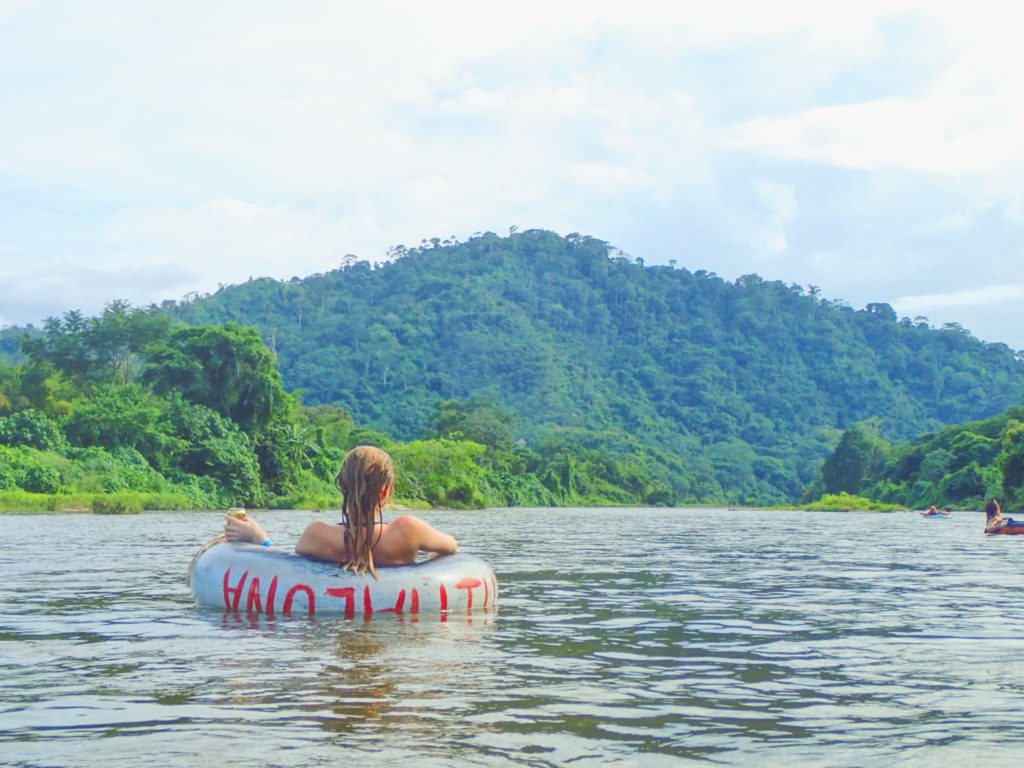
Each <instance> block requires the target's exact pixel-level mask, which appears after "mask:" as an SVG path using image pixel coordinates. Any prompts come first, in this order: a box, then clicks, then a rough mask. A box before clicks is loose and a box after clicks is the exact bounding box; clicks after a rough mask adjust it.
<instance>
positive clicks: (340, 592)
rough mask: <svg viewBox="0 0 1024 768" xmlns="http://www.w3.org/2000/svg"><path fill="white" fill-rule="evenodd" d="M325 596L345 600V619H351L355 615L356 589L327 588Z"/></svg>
mask: <svg viewBox="0 0 1024 768" xmlns="http://www.w3.org/2000/svg"><path fill="white" fill-rule="evenodd" d="M327 594H328V595H330V596H331V597H344V598H345V618H346V619H351V618H352V617H353V616H355V615H356V588H355V587H328V588H327Z"/></svg>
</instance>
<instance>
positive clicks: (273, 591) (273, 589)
mask: <svg viewBox="0 0 1024 768" xmlns="http://www.w3.org/2000/svg"><path fill="white" fill-rule="evenodd" d="M275 597H277V576H275V577H274V578H273V579H271V581H270V591H269V592H267V613H268V614H269V613H273V612H274V598H275Z"/></svg>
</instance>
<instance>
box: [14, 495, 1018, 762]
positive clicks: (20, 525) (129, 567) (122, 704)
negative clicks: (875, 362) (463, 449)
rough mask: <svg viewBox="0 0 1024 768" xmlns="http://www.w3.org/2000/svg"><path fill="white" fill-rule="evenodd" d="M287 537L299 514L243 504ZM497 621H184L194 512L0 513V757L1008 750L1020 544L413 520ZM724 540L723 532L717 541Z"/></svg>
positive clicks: (895, 520) (681, 755)
mask: <svg viewBox="0 0 1024 768" xmlns="http://www.w3.org/2000/svg"><path fill="white" fill-rule="evenodd" d="M265 518H266V521H267V525H268V528H269V529H271V530H273V531H274V534H275V539H277V540H279V541H281V540H285V541H287V540H289V538H291V539H294V537H295V536H297V534H298V532H299V531H300V530H301V529H302V527H303V526H304V525H305V523H306V522H307V521H308V520H309V519H310V515H308V514H306V513H283V512H279V513H267V514H266V515H265ZM431 521H432V522H434V523H436V524H438V525H439V526H440V527H442V528H445V529H448V530H451V531H452V532H453V533H456V535H458V537H459V538H460V540H461V542H462V544H463V546H464V547H465V549H466V550H467V551H472V552H474V553H476V554H480V555H481V556H482V557H484V558H485V559H486V560H488V561H489V562H490V563H491V564H492V565H493V566H494V568H495V570H496V572H497V573H498V578H499V581H500V582H501V587H502V592H501V610H500V612H499V613H496V614H475V615H473V616H470V617H466V616H458V617H456V616H452V617H449V619H448V621H447V622H444V623H442V622H440V621H438V620H437V617H431V616H424V615H421V616H419V617H410V616H400V615H399V616H396V615H380V616H376V615H375V616H373V617H372V618H371V619H370V620H364V619H359V620H355V621H345V620H322V619H321V620H316V621H314V620H310V619H306V618H295V619H290V618H286V617H266V616H257V617H249V616H246V615H231V614H229V615H223V614H220V613H217V612H213V613H206V612H202V611H199V610H197V609H196V608H194V607H193V606H192V604H191V600H190V598H189V595H188V593H187V589H186V587H185V585H184V583H183V580H182V576H183V574H184V569H185V567H186V566H187V564H188V562H189V559H190V558H191V556H192V554H193V552H194V550H195V548H197V547H198V545H199V544H200V543H201V542H203V541H205V540H206V539H207V538H208V537H209V535H210V534H211V533H213V532H215V530H216V527H217V525H218V523H219V518H218V516H217V515H213V514H206V513H188V514H171V515H143V516H140V517H123V518H118V517H96V516H92V515H66V516H45V517H4V518H0V531H2V533H3V540H4V542H5V546H4V548H3V549H2V550H0V569H2V573H3V574H4V576H5V582H6V583H7V589H6V590H5V591H4V593H3V597H2V598H0V600H2V603H3V604H2V610H0V650H2V653H0V756H2V757H0V763H2V764H4V765H8V764H10V765H15V766H35V765H55V764H58V765H82V766H94V765H95V766H100V765H103V766H106V765H110V764H131V765H160V766H167V765H181V766H186V765H187V766H192V765H199V766H202V765H218V766H223V765H228V766H232V765H253V764H256V765H263V764H272V765H281V766H300V765H322V764H328V763H335V762H337V761H339V760H344V761H348V760H352V759H359V758H362V757H365V759H366V760H372V761H374V762H376V763H378V764H384V765H388V764H392V763H394V762H397V761H398V760H399V759H403V760H411V762H412V764H415V765H428V766H429V765H438V766H441V765H453V764H464V765H484V766H504V765H529V766H555V765H565V764H568V763H576V764H583V765H591V764H607V763H615V764H624V765H643V766H648V765H652V766H658V765H686V764H694V765H778V764H785V765H787V766H801V765H858V766H860V765H879V766H881V765H892V764H894V763H895V764H900V765H946V764H948V763H950V762H956V761H958V760H959V761H962V762H969V763H970V764H972V765H1006V764H1008V763H1010V762H1013V759H1014V757H1015V756H1016V754H1017V753H1018V751H1019V750H1020V749H1021V744H1020V742H1021V741H1022V736H1021V735H1020V734H1021V733H1024V731H1021V730H1019V729H1018V728H1017V721H1018V719H1019V714H1018V713H1019V712H1020V711H1021V710H1022V709H1024V675H1022V674H1021V673H1020V672H1018V671H1017V670H1016V667H1015V666H1014V665H1012V663H1011V659H1013V658H1014V656H1015V654H1016V651H1018V650H1019V649H1020V646H1021V643H1022V640H1021V631H1020V630H1021V627H1022V626H1024V624H1022V619H1024V609H1022V608H1021V607H1020V606H1018V604H1017V603H1016V602H1015V601H1014V600H1013V599H1012V596H1013V594H1014V593H1015V590H1016V589H1017V588H1019V587H1020V586H1021V581H1022V577H1021V569H1020V563H1021V562H1022V557H1024V550H1021V547H1024V541H1020V542H1017V541H1016V540H1015V538H1014V537H988V538H986V537H985V536H983V535H982V534H981V532H980V528H981V525H980V518H979V517H978V516H975V515H971V514H969V513H962V514H959V515H956V516H955V517H954V519H953V520H950V521H945V522H943V523H941V524H936V523H934V522H932V521H923V520H922V519H921V518H919V517H918V516H916V515H909V514H908V515H902V514H894V515H877V514H845V515H844V514H828V513H825V514H819V513H814V514H809V513H779V512H772V513H767V512H765V513H760V512H729V511H725V510H634V511H629V512H625V513H623V512H622V511H613V510H556V511H552V510H533V511H530V510H511V511H510V510H493V511H488V512H484V513H443V514H442V513H438V514H435V515H433V516H431ZM730 530H739V531H741V532H742V535H738V536H733V535H730V534H729V533H728V532H729V531H730Z"/></svg>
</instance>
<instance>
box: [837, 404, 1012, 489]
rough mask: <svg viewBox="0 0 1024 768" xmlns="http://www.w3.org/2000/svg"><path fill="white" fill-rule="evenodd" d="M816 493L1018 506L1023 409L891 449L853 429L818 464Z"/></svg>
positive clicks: (874, 435) (865, 429) (874, 434)
mask: <svg viewBox="0 0 1024 768" xmlns="http://www.w3.org/2000/svg"><path fill="white" fill-rule="evenodd" d="M822 486H823V488H824V489H825V490H826V491H828V492H829V493H840V492H846V493H851V494H857V495H860V496H865V497H868V498H871V499H876V500H879V501H884V502H892V503H896V504H902V505H904V506H907V507H928V506H931V505H932V504H935V505H937V506H940V507H957V508H967V509H980V508H981V507H983V506H984V503H985V501H986V500H987V499H990V498H998V499H1001V500H1003V501H1004V502H1005V503H1006V504H1008V505H1010V506H1018V505H1021V504H1024V406H1015V407H1013V408H1010V409H1009V410H1007V411H1006V412H1004V413H1002V414H1000V415H998V416H994V417H992V418H989V419H985V420H983V421H976V422H969V423H966V424H959V425H955V426H951V427H947V428H945V429H942V430H940V431H938V432H934V433H928V434H925V435H922V436H920V437H917V438H914V439H913V440H909V441H906V442H902V443H898V444H895V445H893V444H891V443H889V442H888V441H887V440H885V439H883V438H882V437H880V436H879V434H878V431H877V428H876V426H875V425H873V424H872V423H870V422H868V423H864V424H859V425H856V426H854V427H852V428H850V429H848V430H847V431H846V432H844V433H843V436H842V438H841V439H840V440H839V443H838V444H837V445H836V449H835V451H834V452H833V453H832V454H831V455H830V456H829V457H828V459H827V460H826V461H825V463H824V465H823V467H822Z"/></svg>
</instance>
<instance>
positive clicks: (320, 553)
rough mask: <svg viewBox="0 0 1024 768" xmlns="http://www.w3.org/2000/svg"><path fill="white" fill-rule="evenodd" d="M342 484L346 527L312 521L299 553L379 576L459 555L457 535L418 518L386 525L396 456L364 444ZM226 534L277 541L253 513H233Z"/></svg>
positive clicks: (352, 454)
mask: <svg viewBox="0 0 1024 768" xmlns="http://www.w3.org/2000/svg"><path fill="white" fill-rule="evenodd" d="M336 482H337V484H338V488H339V489H340V490H341V493H342V504H341V510H342V512H341V515H342V520H341V523H340V524H335V523H329V522H326V521H324V520H315V521H313V522H312V523H310V524H309V525H308V526H306V530H305V531H303V532H302V536H300V537H299V541H298V543H297V544H296V545H295V554H297V555H302V556H303V557H308V558H310V559H311V560H321V561H324V562H328V563H340V564H341V565H343V566H344V569H345V570H350V569H351V570H352V571H353V572H354V573H356V574H359V575H362V574H364V573H370V574H371V575H372V576H373V577H374V578H376V577H377V568H376V566H381V567H384V566H393V565H412V564H413V563H415V562H416V556H417V554H418V553H419V552H421V551H423V552H430V553H431V554H432V555H451V554H454V553H456V552H458V550H459V545H458V542H456V541H455V539H454V538H453V537H452V536H449V535H448V534H447V533H442V532H441V531H438V530H436V529H435V528H433V527H432V526H431V525H430V524H429V523H427V522H426V521H424V520H421V519H420V518H418V517H414V516H413V515H402V516H401V517H397V518H395V519H394V521H392V522H390V523H385V522H384V519H383V515H382V513H383V509H384V505H385V504H387V502H388V501H389V500H390V499H391V494H392V492H393V491H394V490H395V471H394V468H393V466H392V464H391V457H390V456H388V455H387V454H386V453H385V452H384V451H382V450H380V449H379V448H374V447H373V446H369V445H361V446H359V447H357V448H353V449H352V450H351V451H349V452H348V455H347V456H345V461H344V462H343V463H342V465H341V471H340V472H338V477H337V478H336ZM224 535H225V537H226V538H227V540H228V541H236V542H248V543H251V544H263V545H264V546H270V544H271V543H272V542H271V541H270V539H268V538H267V534H265V533H264V532H263V529H262V528H261V527H260V526H259V524H258V523H257V522H256V521H255V520H253V519H252V518H250V517H249V516H248V515H243V516H241V517H232V516H230V515H229V516H228V518H227V520H226V521H225V523H224Z"/></svg>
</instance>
